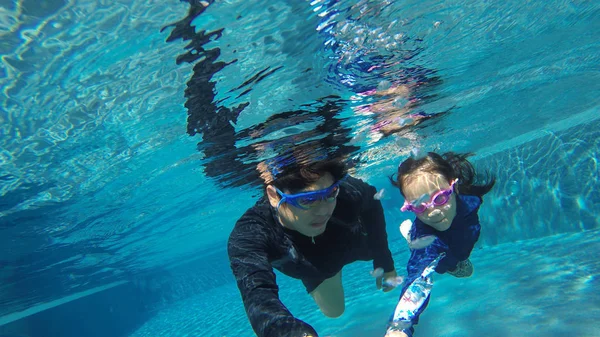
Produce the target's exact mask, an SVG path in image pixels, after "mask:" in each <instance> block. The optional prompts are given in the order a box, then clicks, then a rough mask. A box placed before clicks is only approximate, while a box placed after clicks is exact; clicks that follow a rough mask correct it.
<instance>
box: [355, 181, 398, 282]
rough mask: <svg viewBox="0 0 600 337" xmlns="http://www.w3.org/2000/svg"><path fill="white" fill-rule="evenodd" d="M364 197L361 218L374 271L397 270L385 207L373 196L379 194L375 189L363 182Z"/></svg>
mask: <svg viewBox="0 0 600 337" xmlns="http://www.w3.org/2000/svg"><path fill="white" fill-rule="evenodd" d="M361 183H362V184H363V186H361V187H362V188H361V190H362V191H361V192H362V197H363V208H362V209H363V211H362V214H361V217H362V219H363V222H364V226H365V229H366V230H367V235H368V242H369V248H370V249H371V251H372V252H373V269H377V268H383V271H384V272H386V273H387V272H391V271H393V270H395V268H394V259H393V258H392V253H391V252H390V248H389V246H388V240H387V231H386V225H385V216H384V214H383V207H382V206H381V202H380V201H379V200H375V198H373V196H374V195H375V193H376V192H377V191H376V189H375V187H373V186H371V185H368V184H366V183H364V182H361Z"/></svg>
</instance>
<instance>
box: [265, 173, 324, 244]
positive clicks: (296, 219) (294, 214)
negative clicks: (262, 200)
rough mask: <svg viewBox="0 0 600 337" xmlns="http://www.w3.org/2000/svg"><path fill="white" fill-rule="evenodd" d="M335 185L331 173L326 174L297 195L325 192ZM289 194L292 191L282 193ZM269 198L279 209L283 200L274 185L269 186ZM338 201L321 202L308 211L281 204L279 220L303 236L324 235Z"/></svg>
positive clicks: (311, 206) (312, 205)
mask: <svg viewBox="0 0 600 337" xmlns="http://www.w3.org/2000/svg"><path fill="white" fill-rule="evenodd" d="M334 183H335V181H334V179H333V176H332V175H331V174H330V173H325V174H324V175H323V176H321V178H320V179H319V180H317V181H316V182H315V183H313V184H311V185H309V186H308V187H306V188H304V189H303V190H301V191H298V192H296V194H297V193H303V192H312V191H319V190H324V189H327V188H328V187H330V186H331V185H333V184H334ZM282 192H284V193H288V194H289V192H290V191H282ZM267 196H268V198H269V202H270V203H271V206H273V207H277V205H278V204H279V201H280V200H281V195H279V194H278V193H277V191H276V190H275V187H274V186H272V185H269V186H267ZM335 205H336V199H335V198H333V199H332V200H320V201H317V202H315V203H313V204H311V205H310V206H309V207H308V208H307V209H302V208H299V207H296V206H293V205H291V204H289V203H287V202H285V201H284V202H283V203H281V205H280V206H279V211H278V214H279V220H280V221H281V223H282V224H283V226H284V227H286V228H289V229H293V230H295V231H298V232H300V233H301V234H303V235H306V236H310V237H314V236H317V235H320V234H322V233H323V232H324V231H325V229H326V227H327V222H328V221H329V219H330V218H331V215H332V214H333V210H334V209H335Z"/></svg>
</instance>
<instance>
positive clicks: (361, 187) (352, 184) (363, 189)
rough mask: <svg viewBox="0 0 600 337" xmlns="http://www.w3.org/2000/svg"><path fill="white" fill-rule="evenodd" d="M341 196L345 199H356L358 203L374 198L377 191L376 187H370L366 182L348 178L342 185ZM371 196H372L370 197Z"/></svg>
mask: <svg viewBox="0 0 600 337" xmlns="http://www.w3.org/2000/svg"><path fill="white" fill-rule="evenodd" d="M341 187H342V188H341V191H340V192H341V194H342V195H344V196H345V197H348V198H351V199H354V200H356V201H359V200H362V199H364V198H372V197H373V195H374V193H375V192H376V191H375V187H373V186H371V185H369V184H368V183H366V182H365V181H363V180H362V179H359V178H355V177H352V176H349V175H348V176H346V177H345V178H344V180H343V181H342V183H341ZM369 194H371V195H369Z"/></svg>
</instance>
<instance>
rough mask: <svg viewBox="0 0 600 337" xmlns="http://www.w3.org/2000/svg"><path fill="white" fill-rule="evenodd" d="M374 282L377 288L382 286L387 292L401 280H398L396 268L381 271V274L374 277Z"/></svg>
mask: <svg viewBox="0 0 600 337" xmlns="http://www.w3.org/2000/svg"><path fill="white" fill-rule="evenodd" d="M398 281H400V282H398ZM375 283H376V284H377V289H381V288H383V291H384V292H388V291H390V290H392V289H394V288H395V287H396V286H397V285H398V283H402V280H401V279H400V280H399V278H398V274H397V273H396V270H392V271H390V272H387V273H383V275H381V276H379V277H377V278H376V279H375Z"/></svg>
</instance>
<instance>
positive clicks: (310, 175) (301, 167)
mask: <svg viewBox="0 0 600 337" xmlns="http://www.w3.org/2000/svg"><path fill="white" fill-rule="evenodd" d="M347 171H348V170H347V168H346V164H344V162H343V161H342V160H341V159H326V160H321V161H314V162H310V163H296V162H293V163H291V164H290V165H287V166H285V167H283V168H282V172H281V173H279V174H277V175H276V176H275V179H274V180H273V181H271V182H270V183H269V184H270V185H274V186H275V187H277V188H278V189H280V190H282V191H287V192H288V193H296V192H299V191H301V190H302V189H304V188H306V187H308V186H309V185H311V184H314V183H315V182H316V181H317V180H319V179H320V178H321V177H322V176H323V175H325V174H327V173H329V174H331V175H332V176H333V179H334V181H338V180H340V179H342V178H343V177H344V176H345V175H346V174H347Z"/></svg>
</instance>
